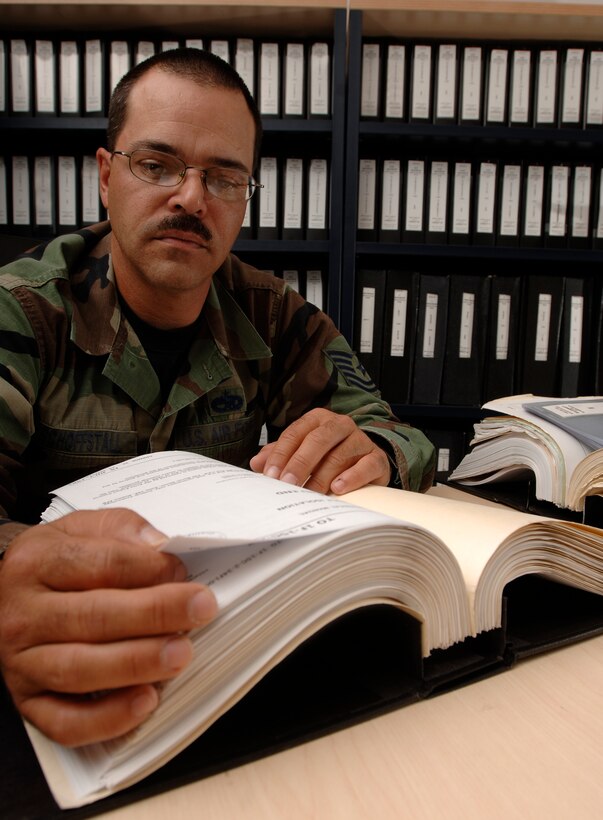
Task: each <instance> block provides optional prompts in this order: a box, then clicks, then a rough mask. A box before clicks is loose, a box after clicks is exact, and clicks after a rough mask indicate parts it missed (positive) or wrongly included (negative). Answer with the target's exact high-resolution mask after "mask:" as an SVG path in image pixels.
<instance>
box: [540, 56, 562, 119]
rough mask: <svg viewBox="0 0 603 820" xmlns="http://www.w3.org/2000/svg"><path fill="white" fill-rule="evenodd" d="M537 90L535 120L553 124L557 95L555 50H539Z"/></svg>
mask: <svg viewBox="0 0 603 820" xmlns="http://www.w3.org/2000/svg"><path fill="white" fill-rule="evenodd" d="M537 90H538V96H537V98H536V122H537V123H543V124H545V125H551V124H554V122H555V103H556V97H557V52H556V51H555V50H552V51H551V50H544V51H541V52H540V58H539V62H538V84H537Z"/></svg>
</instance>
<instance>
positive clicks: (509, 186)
mask: <svg viewBox="0 0 603 820" xmlns="http://www.w3.org/2000/svg"><path fill="white" fill-rule="evenodd" d="M521 188H522V168H521V165H519V164H511V163H505V165H504V166H503V168H502V174H501V180H500V185H499V194H498V206H497V213H498V226H497V235H496V243H497V244H498V245H503V246H517V245H519V237H520V230H521V227H520V226H521V200H522V190H521Z"/></svg>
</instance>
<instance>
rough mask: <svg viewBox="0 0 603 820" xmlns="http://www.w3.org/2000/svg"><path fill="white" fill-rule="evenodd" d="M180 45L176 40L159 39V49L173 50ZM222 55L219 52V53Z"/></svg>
mask: <svg viewBox="0 0 603 820" xmlns="http://www.w3.org/2000/svg"><path fill="white" fill-rule="evenodd" d="M179 47H180V43H179V42H178V40H162V41H161V51H173V50H174V49H176V48H179ZM219 56H220V57H221V56H222V55H221V54H220V55H219Z"/></svg>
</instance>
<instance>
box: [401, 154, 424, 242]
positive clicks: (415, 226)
mask: <svg viewBox="0 0 603 820" xmlns="http://www.w3.org/2000/svg"><path fill="white" fill-rule="evenodd" d="M426 175H427V167H426V163H425V160H422V159H409V160H408V162H407V163H406V168H405V170H404V173H403V182H402V241H403V242H423V241H424V240H425V205H426V199H427V197H426V187H427V180H426Z"/></svg>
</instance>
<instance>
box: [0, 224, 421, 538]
mask: <svg viewBox="0 0 603 820" xmlns="http://www.w3.org/2000/svg"><path fill="white" fill-rule="evenodd" d="M109 241H110V227H109V224H108V223H102V224H100V225H96V226H93V227H92V228H88V229H85V230H83V231H80V232H77V233H74V234H71V235H67V236H62V237H59V238H57V239H55V240H53V241H51V242H49V243H48V244H46V245H42V246H40V247H39V248H37V249H35V250H34V251H33V252H32V253H31V254H26V255H24V256H22V257H20V258H18V259H17V260H16V261H14V262H13V263H11V264H10V265H7V266H6V267H4V268H3V269H2V270H0V317H1V319H0V322H1V328H0V520H2V522H3V523H2V526H0V543H2V542H5V541H6V540H8V539H9V538H10V537H12V535H13V534H14V532H15V531H17V530H18V529H22V527H21V526H19V525H17V524H15V523H14V521H26V522H34V523H35V522H37V521H38V520H39V513H40V511H41V510H42V509H43V508H44V507H45V506H46V504H47V503H48V491H49V490H50V489H53V488H54V487H57V486H60V485H62V484H65V483H67V482H69V481H72V480H74V479H75V478H77V477H79V476H81V475H84V474H87V473H90V472H91V471H93V470H97V469H99V468H101V467H106V466H108V465H109V464H112V463H115V462H117V461H122V460H124V459H127V458H130V457H131V456H135V455H137V454H140V453H147V452H152V451H157V450H165V449H181V450H189V451H194V452H199V453H203V454H205V455H208V456H211V457H214V458H218V459H220V460H222V461H226V462H230V463H234V464H239V465H243V466H244V465H248V463H249V459H250V458H251V456H253V455H254V454H255V453H256V452H257V449H258V440H259V436H260V432H261V428H262V426H263V425H264V424H265V425H266V426H267V429H268V435H269V439H270V440H274V439H275V438H277V437H278V435H279V434H280V432H281V431H282V430H283V429H284V428H285V427H287V425H288V424H290V422H292V421H294V420H295V419H297V418H299V417H300V416H301V415H302V414H303V413H305V412H306V411H307V410H310V409H312V408H314V407H326V408H330V409H331V410H334V411H336V412H338V413H345V414H348V415H350V416H351V417H352V418H354V420H355V421H356V422H357V423H358V425H359V426H360V427H362V429H363V430H365V431H366V432H367V433H368V434H369V435H370V436H371V437H373V438H374V439H378V441H379V443H380V444H382V445H384V449H386V450H387V451H388V453H389V455H390V458H391V459H392V463H393V464H395V467H396V469H397V473H396V474H395V482H396V483H397V484H398V485H400V486H402V487H405V488H410V489H414V490H425V489H426V488H427V487H428V486H429V485H430V484H431V481H432V472H433V451H432V447H431V445H430V443H429V442H428V441H427V440H426V439H425V437H424V436H423V434H422V433H420V432H419V431H418V430H415V429H413V428H411V427H409V426H407V425H404V424H402V423H400V422H398V421H397V420H396V419H395V418H394V417H393V416H392V414H391V411H390V409H389V406H388V405H387V404H386V403H385V402H384V401H383V400H382V399H381V398H380V397H379V394H378V392H377V391H376V388H375V387H374V385H373V384H372V383H371V381H370V379H369V378H368V376H367V374H366V372H365V371H364V370H363V368H362V366H361V365H360V364H359V362H358V360H357V358H356V357H355V356H354V354H353V353H352V351H351V350H350V348H349V346H348V345H347V343H346V341H345V340H344V338H343V337H342V336H341V334H340V333H339V332H338V331H337V329H336V328H335V327H334V325H333V323H332V322H331V321H330V320H329V319H328V318H327V317H326V316H325V315H324V314H323V313H321V312H320V311H319V310H317V309H316V308H315V307H314V306H312V305H311V304H309V303H307V302H305V301H304V300H303V299H301V298H300V297H299V295H298V294H297V293H295V292H294V291H293V290H291V289H290V288H288V287H287V286H285V284H284V283H283V282H282V280H280V279H278V278H276V277H274V276H271V275H269V274H266V273H263V272H260V271H258V270H256V269H255V268H252V267H250V266H249V265H245V264H243V263H242V262H241V261H240V260H238V259H237V258H236V257H235V256H230V257H229V258H228V259H227V260H226V262H225V263H224V265H223V266H222V268H221V269H220V270H219V271H218V272H217V273H216V274H215V276H214V278H213V281H212V285H211V289H210V292H209V295H208V298H207V301H206V303H205V306H204V308H203V315H204V321H203V322H202V323H201V324H200V327H199V331H198V334H197V335H196V337H195V339H194V341H193V343H192V345H191V347H190V351H189V354H188V359H189V365H188V368H184V369H185V370H186V372H183V373H182V374H181V375H179V376H178V377H177V378H176V380H175V382H174V385H173V387H172V389H171V392H170V393H169V397H168V399H167V401H166V402H165V403H164V402H163V401H162V399H161V391H160V385H159V380H158V378H157V375H156V373H155V371H154V369H153V367H152V366H151V363H150V362H149V360H148V358H147V356H146V354H145V351H144V349H143V348H142V346H141V343H140V341H139V339H138V337H137V335H136V333H135V332H134V330H133V328H132V327H131V326H130V324H129V323H128V321H127V320H126V319H125V317H124V316H123V315H122V312H121V309H120V306H119V301H118V298H117V292H116V288H115V285H114V278H113V270H112V266H111V263H110V255H109ZM9 519H13V520H12V521H11V520H9Z"/></svg>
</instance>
